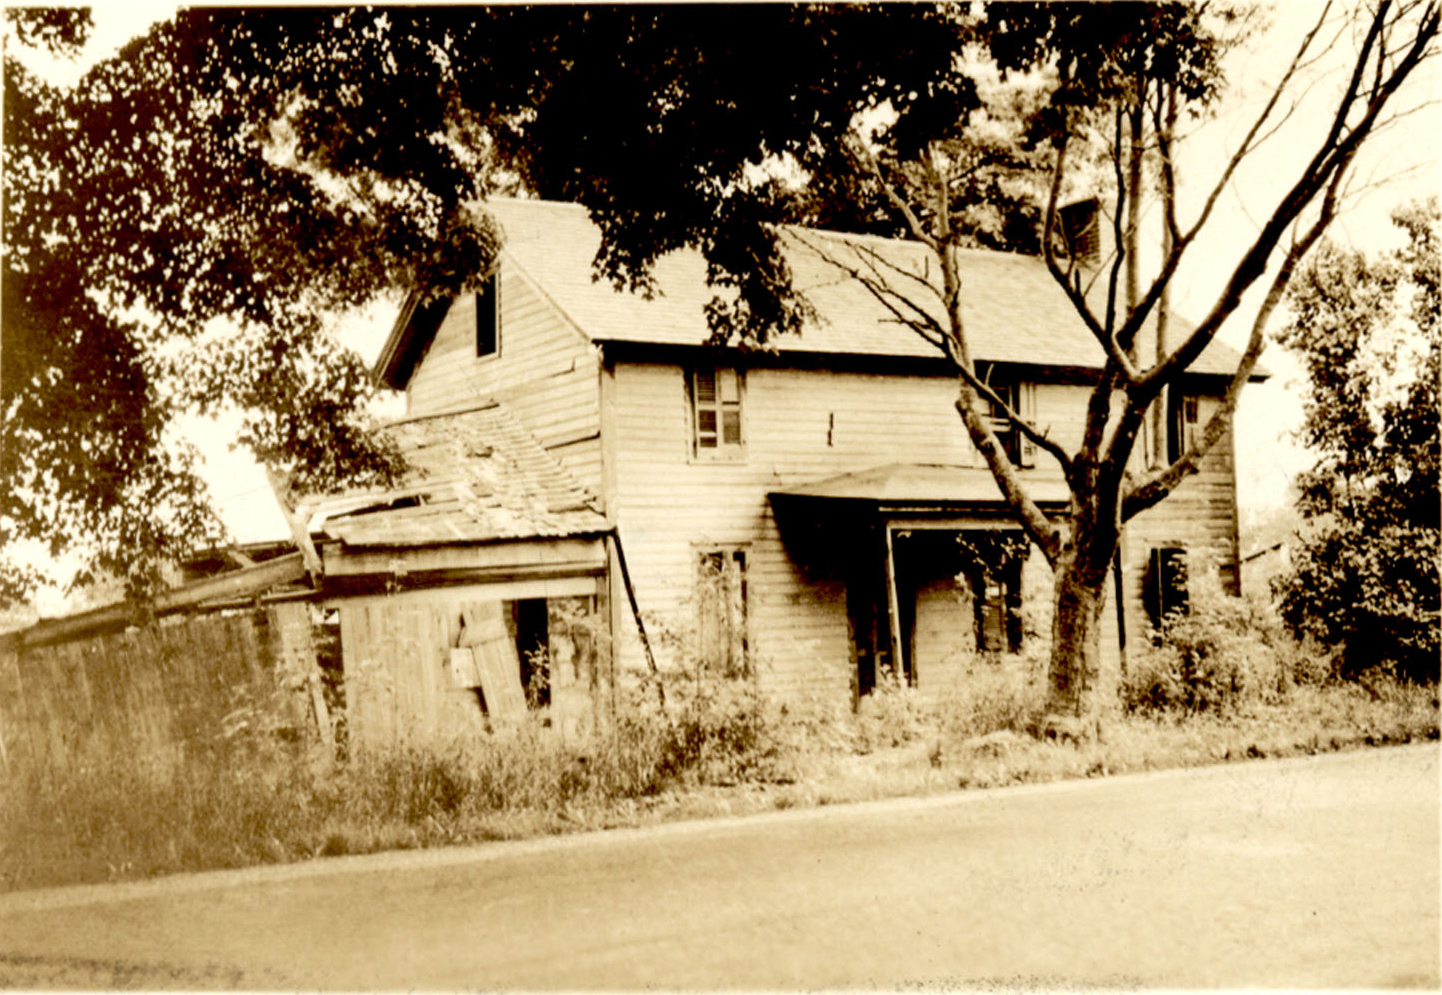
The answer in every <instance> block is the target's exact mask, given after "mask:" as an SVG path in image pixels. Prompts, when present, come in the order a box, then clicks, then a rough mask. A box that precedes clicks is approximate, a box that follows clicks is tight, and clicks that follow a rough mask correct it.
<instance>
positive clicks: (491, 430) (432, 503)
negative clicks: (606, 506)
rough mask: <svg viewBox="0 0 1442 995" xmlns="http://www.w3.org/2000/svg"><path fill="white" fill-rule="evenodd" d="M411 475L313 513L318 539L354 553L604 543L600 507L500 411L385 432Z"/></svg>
mask: <svg viewBox="0 0 1442 995" xmlns="http://www.w3.org/2000/svg"><path fill="white" fill-rule="evenodd" d="M385 431H386V433H387V434H388V435H390V437H391V438H393V439H394V440H395V442H396V444H397V445H398V446H399V447H400V450H401V452H402V454H403V455H404V457H405V459H406V462H407V463H408V464H409V465H410V467H411V469H410V472H409V473H408V474H407V475H406V476H405V478H404V479H403V480H402V481H401V482H400V483H399V484H398V485H397V486H395V487H392V488H389V489H386V490H373V491H362V492H352V493H347V494H342V495H339V496H333V497H327V498H321V499H319V500H317V501H315V502H312V503H307V505H306V511H307V512H308V513H309V515H310V525H309V528H310V532H311V534H312V535H314V536H316V537H318V538H319V539H320V540H321V541H324V540H326V539H331V540H339V541H340V542H342V543H344V544H346V545H347V546H418V545H433V544H438V543H478V542H494V541H498V540H506V539H528V538H559V537H563V536H579V535H597V534H600V533H602V532H605V531H606V530H607V528H608V525H607V523H606V520H605V518H604V517H603V516H602V515H601V514H599V513H598V512H597V511H596V510H595V508H594V503H595V499H594V497H593V496H592V495H591V494H590V492H589V491H587V490H586V488H584V487H583V486H581V484H580V483H578V482H577V481H576V479H575V478H574V477H572V476H571V475H570V473H568V472H567V471H566V470H565V468H563V467H562V466H561V464H560V463H558V462H557V461H556V459H555V457H553V456H552V455H551V454H550V453H548V452H546V450H545V449H544V448H542V446H541V444H540V443H539V442H537V441H536V439H535V437H534V436H532V435H531V434H530V433H529V432H528V431H526V429H525V428H524V427H522V425H521V423H520V422H519V421H517V420H516V418H515V416H513V415H512V414H511V413H510V412H509V411H507V410H506V409H505V408H504V407H503V406H501V405H500V404H498V403H496V402H494V401H491V402H488V403H485V404H482V405H480V406H478V407H475V408H471V409H468V410H465V411H457V412H451V413H447V414H439V415H431V416H426V417H419V418H412V419H407V420H403V421H399V422H395V423H393V424H391V425H389V426H388V427H387V428H386V429H385Z"/></svg>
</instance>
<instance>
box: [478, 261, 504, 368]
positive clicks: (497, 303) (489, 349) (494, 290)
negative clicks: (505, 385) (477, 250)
mask: <svg viewBox="0 0 1442 995" xmlns="http://www.w3.org/2000/svg"><path fill="white" fill-rule="evenodd" d="M500 351H501V293H500V289H499V287H498V286H497V280H496V277H495V274H494V273H493V274H491V275H490V276H488V277H486V280H485V283H483V284H481V289H480V290H478V291H476V355H477V356H478V357H486V356H495V355H497V354H498V353H499V352H500Z"/></svg>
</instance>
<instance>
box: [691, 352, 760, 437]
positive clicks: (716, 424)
mask: <svg viewBox="0 0 1442 995" xmlns="http://www.w3.org/2000/svg"><path fill="white" fill-rule="evenodd" d="M690 380H691V451H692V455H694V456H695V457H696V458H697V459H719V460H727V459H743V458H745V455H746V438H745V434H744V432H743V428H742V421H741V393H742V378H741V372H740V371H739V370H734V369H728V368H725V367H711V366H705V367H697V368H696V369H693V370H692V371H691V377H690Z"/></svg>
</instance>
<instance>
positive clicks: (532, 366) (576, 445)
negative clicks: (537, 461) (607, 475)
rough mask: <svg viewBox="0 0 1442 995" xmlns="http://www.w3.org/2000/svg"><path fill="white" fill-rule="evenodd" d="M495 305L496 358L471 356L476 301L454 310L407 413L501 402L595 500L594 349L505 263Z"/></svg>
mask: <svg viewBox="0 0 1442 995" xmlns="http://www.w3.org/2000/svg"><path fill="white" fill-rule="evenodd" d="M500 298H501V321H500V331H499V335H500V351H499V353H498V354H496V355H493V356H485V357H477V356H476V342H475V322H476V298H475V295H474V294H463V295H461V296H459V297H457V298H456V299H455V300H454V301H453V302H452V303H451V307H450V310H449V311H447V312H446V315H445V317H444V319H442V321H441V324H440V327H439V329H438V330H437V331H436V335H435V338H434V339H433V340H432V342H431V344H430V347H429V349H428V350H427V351H426V354H425V356H424V357H423V358H422V359H421V362H420V363H419V365H418V366H417V367H416V370H415V374H414V375H413V376H412V378H411V382H410V386H409V388H408V390H407V405H408V411H409V413H410V414H412V415H424V414H435V413H438V412H442V411H456V410H460V409H463V408H467V407H471V406H474V405H476V404H479V403H481V402H482V401H485V400H489V399H495V400H497V401H500V402H501V403H502V404H504V405H505V406H506V407H507V408H508V409H509V410H510V411H511V412H512V413H513V414H515V416H516V417H517V418H518V419H520V421H521V423H522V424H523V425H525V426H526V428H527V429H529V430H530V431H531V433H532V434H533V435H535V437H536V438H537V440H539V441H540V443H541V445H542V446H544V447H545V448H546V449H547V450H549V451H550V452H551V453H552V454H553V455H554V456H555V457H556V458H557V459H558V460H559V461H560V462H561V465H562V466H564V467H566V469H568V470H570V471H571V472H572V473H573V474H574V475H575V476H576V479H577V480H579V481H580V482H581V483H582V484H583V485H585V486H586V487H588V488H589V489H591V490H592V491H593V492H596V493H599V491H600V489H601V481H600V418H599V414H598V398H599V394H598V376H599V374H598V369H597V363H596V359H595V356H594V354H593V352H592V350H591V347H590V346H589V345H588V343H587V342H586V340H585V339H584V338H583V337H582V336H581V334H580V333H579V332H577V331H576V330H575V329H574V328H573V327H572V326H571V325H570V324H569V323H568V322H567V320H566V319H565V317H564V316H563V315H561V314H560V313H559V312H558V311H556V309H555V308H554V307H553V306H552V305H551V304H550V303H549V302H548V301H547V300H546V299H545V298H544V297H543V296H542V295H541V294H539V293H537V291H536V290H535V288H534V287H532V285H531V284H530V282H529V281H528V280H527V279H526V278H525V276H524V275H522V274H521V273H519V272H518V271H516V270H514V268H508V267H507V265H506V264H505V262H504V261H503V262H502V265H501V281H500Z"/></svg>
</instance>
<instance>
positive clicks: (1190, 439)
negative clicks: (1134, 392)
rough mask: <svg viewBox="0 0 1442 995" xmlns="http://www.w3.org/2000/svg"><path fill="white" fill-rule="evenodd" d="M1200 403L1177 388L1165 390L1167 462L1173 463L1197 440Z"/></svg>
mask: <svg viewBox="0 0 1442 995" xmlns="http://www.w3.org/2000/svg"><path fill="white" fill-rule="evenodd" d="M1200 423H1201V404H1200V402H1199V401H1198V399H1197V398H1196V397H1188V396H1187V395H1185V394H1183V393H1182V392H1181V391H1179V390H1175V389H1173V390H1169V391H1168V392H1167V462H1168V463H1175V462H1176V461H1177V460H1178V459H1180V458H1181V456H1182V454H1183V453H1184V452H1186V451H1187V450H1188V449H1190V448H1191V446H1192V443H1194V442H1196V441H1197V429H1198V426H1199V425H1200Z"/></svg>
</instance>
